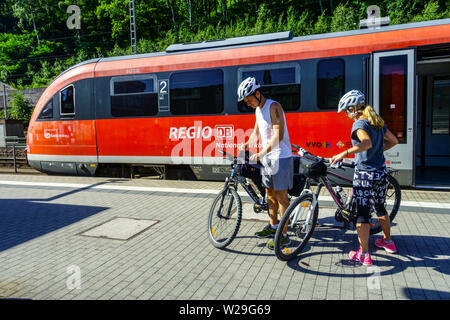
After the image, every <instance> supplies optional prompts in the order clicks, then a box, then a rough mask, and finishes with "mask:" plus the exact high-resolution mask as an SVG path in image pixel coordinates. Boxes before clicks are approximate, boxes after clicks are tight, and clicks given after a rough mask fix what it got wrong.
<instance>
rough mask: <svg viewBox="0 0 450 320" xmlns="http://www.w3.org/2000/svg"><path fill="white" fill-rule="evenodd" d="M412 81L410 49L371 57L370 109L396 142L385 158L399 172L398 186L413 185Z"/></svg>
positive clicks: (413, 74) (412, 67) (412, 58)
mask: <svg viewBox="0 0 450 320" xmlns="http://www.w3.org/2000/svg"><path fill="white" fill-rule="evenodd" d="M414 79H415V55H414V50H413V49H408V50H398V51H389V52H386V51H385V52H376V53H374V54H373V92H372V96H373V107H374V109H375V111H376V112H377V113H378V114H380V115H381V117H382V118H383V119H384V121H385V123H386V126H387V127H388V128H389V130H390V131H391V132H392V133H393V134H394V135H395V136H396V137H397V139H398V140H399V144H398V145H397V146H395V147H394V148H392V149H391V150H388V151H386V152H385V157H386V163H387V165H388V166H390V167H392V168H395V169H398V170H399V173H398V175H397V179H398V181H399V183H400V184H401V185H412V184H413V178H414V172H413V171H414V156H413V155H414V143H415V141H414V138H415V137H414V129H413V128H414V102H415V99H414V97H415V91H414Z"/></svg>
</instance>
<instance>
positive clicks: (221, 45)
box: [54, 18, 450, 80]
mask: <svg viewBox="0 0 450 320" xmlns="http://www.w3.org/2000/svg"><path fill="white" fill-rule="evenodd" d="M440 25H450V18H447V19H439V20H430V21H424V22H415V23H406V24H399V25H392V26H383V27H380V28H377V29H358V30H350V31H341V32H331V33H323V34H316V35H307V36H297V37H294V36H293V35H292V33H291V32H290V31H285V32H276V33H268V34H258V35H252V36H243V37H235V38H227V39H218V40H208V41H203V42H195V43H182V44H173V45H170V46H168V47H167V48H166V51H163V52H152V53H143V54H134V55H125V56H116V57H103V58H95V59H90V60H86V61H83V62H81V63H79V64H76V65H74V66H72V67H70V68H69V69H67V70H65V71H64V72H62V73H61V74H60V75H58V76H57V77H56V78H55V79H54V80H56V79H57V78H59V77H60V76H61V75H63V74H64V73H66V72H68V71H70V70H72V69H74V68H77V67H79V66H83V65H86V64H90V63H98V62H110V61H120V60H131V59H142V58H150V57H161V56H168V55H176V54H187V53H193V52H205V51H215V50H225V49H231V48H242V47H254V46H262V45H268V44H280V43H292V42H304V41H311V40H321V39H331V38H339V37H348V36H355V35H365V34H374V33H381V32H389V31H398V30H407V29H414V28H426V27H433V26H440ZM449 39H450V35H449Z"/></svg>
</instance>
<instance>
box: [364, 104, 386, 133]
mask: <svg viewBox="0 0 450 320" xmlns="http://www.w3.org/2000/svg"><path fill="white" fill-rule="evenodd" d="M357 110H358V112H359V113H360V114H362V115H363V116H364V118H367V120H369V123H370V124H371V125H372V126H374V127H375V129H377V130H379V129H381V128H383V127H384V120H383V118H381V117H380V116H379V115H378V114H377V113H376V112H375V110H373V108H372V107H371V106H369V105H363V104H360V105H358V107H357Z"/></svg>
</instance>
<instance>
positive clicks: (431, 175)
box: [416, 59, 450, 187]
mask: <svg viewBox="0 0 450 320" xmlns="http://www.w3.org/2000/svg"><path fill="white" fill-rule="evenodd" d="M417 74H418V86H417V87H418V99H417V102H418V112H417V127H418V132H417V136H418V143H417V149H416V185H420V186H440V187H442V186H450V151H449V150H450V149H449V148H448V146H449V145H450V60H449V59H422V60H421V61H418V62H417Z"/></svg>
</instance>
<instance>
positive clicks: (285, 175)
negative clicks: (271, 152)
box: [261, 157, 294, 190]
mask: <svg viewBox="0 0 450 320" xmlns="http://www.w3.org/2000/svg"><path fill="white" fill-rule="evenodd" d="M263 165H264V168H263V169H262V170H261V175H262V184H263V186H264V187H265V188H268V189H274V190H289V189H292V184H293V179H294V158H292V157H289V158H282V159H278V160H270V159H267V160H265V161H263Z"/></svg>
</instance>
